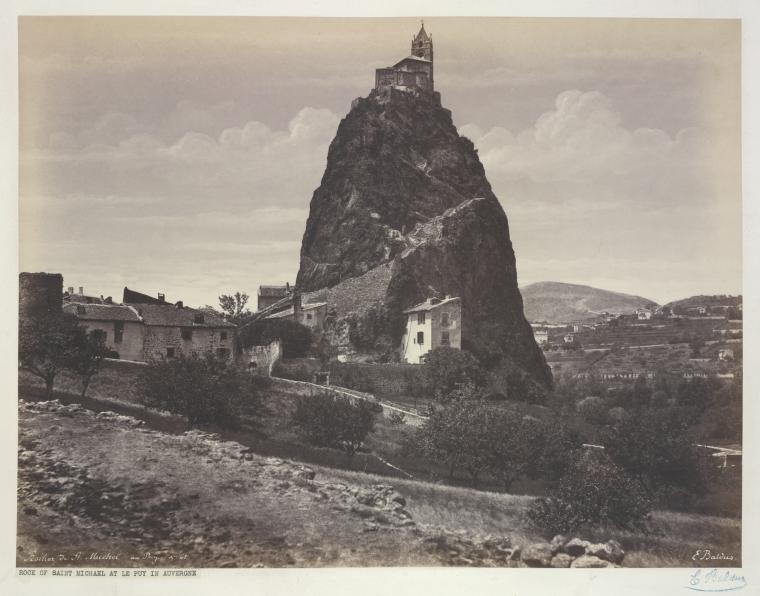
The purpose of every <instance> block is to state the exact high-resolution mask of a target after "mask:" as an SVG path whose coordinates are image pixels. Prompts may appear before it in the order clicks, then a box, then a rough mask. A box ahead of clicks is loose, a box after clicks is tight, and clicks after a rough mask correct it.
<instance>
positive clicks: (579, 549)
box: [563, 538, 589, 557]
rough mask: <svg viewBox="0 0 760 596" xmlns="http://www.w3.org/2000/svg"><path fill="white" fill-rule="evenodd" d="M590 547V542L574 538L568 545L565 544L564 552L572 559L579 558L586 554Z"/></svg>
mask: <svg viewBox="0 0 760 596" xmlns="http://www.w3.org/2000/svg"><path fill="white" fill-rule="evenodd" d="M588 546H589V542H588V540H581V539H580V538H573V539H572V540H570V541H569V542H568V543H567V544H565V546H564V548H563V550H564V551H565V552H566V553H567V554H568V555H570V556H572V557H579V556H581V555H585V554H586V549H587V548H588Z"/></svg>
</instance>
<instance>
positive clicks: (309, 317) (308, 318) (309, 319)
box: [306, 313, 311, 321]
mask: <svg viewBox="0 0 760 596" xmlns="http://www.w3.org/2000/svg"><path fill="white" fill-rule="evenodd" d="M306 320H307V321H311V313H308V314H307V315H306Z"/></svg>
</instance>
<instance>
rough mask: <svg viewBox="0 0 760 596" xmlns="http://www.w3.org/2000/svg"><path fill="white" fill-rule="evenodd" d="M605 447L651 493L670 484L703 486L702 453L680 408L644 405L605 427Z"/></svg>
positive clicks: (687, 487)
mask: <svg viewBox="0 0 760 596" xmlns="http://www.w3.org/2000/svg"><path fill="white" fill-rule="evenodd" d="M602 441H603V444H604V445H605V448H606V449H605V451H606V453H607V454H608V455H609V457H610V459H611V460H612V461H613V462H615V464H617V465H619V466H621V467H622V468H623V469H624V470H626V472H627V473H629V474H630V475H631V476H632V477H634V478H636V479H637V480H638V481H639V482H640V483H641V484H642V486H643V487H644V488H645V489H646V490H647V492H648V494H649V495H651V496H653V497H654V496H658V495H660V496H662V495H665V494H666V493H667V492H668V491H669V490H670V489H671V488H674V487H675V488H679V489H684V490H687V491H689V492H691V493H692V494H695V495H696V494H701V493H702V492H703V490H704V484H703V477H702V471H701V467H700V461H699V455H698V453H697V450H696V446H695V445H694V440H693V439H692V438H691V437H690V436H689V435H688V433H687V421H686V420H685V417H684V412H683V411H682V409H681V408H672V407H671V408H667V409H660V408H658V409H654V408H645V409H642V410H639V411H638V412H636V413H635V414H634V415H632V416H630V417H629V418H628V419H627V420H626V421H625V422H624V423H622V424H619V425H616V426H614V427H611V428H607V429H605V430H604V431H603V434H602Z"/></svg>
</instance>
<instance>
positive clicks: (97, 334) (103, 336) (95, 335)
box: [90, 329, 108, 343]
mask: <svg viewBox="0 0 760 596" xmlns="http://www.w3.org/2000/svg"><path fill="white" fill-rule="evenodd" d="M90 337H91V338H92V339H93V340H95V341H102V342H103V343H106V340H107V339H108V333H107V332H105V331H103V330H102V329H93V330H92V331H90Z"/></svg>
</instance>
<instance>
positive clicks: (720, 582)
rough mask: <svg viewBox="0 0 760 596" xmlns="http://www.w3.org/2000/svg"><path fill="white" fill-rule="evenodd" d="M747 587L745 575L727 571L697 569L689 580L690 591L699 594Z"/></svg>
mask: <svg viewBox="0 0 760 596" xmlns="http://www.w3.org/2000/svg"><path fill="white" fill-rule="evenodd" d="M746 585H747V580H746V579H744V576H743V575H737V574H736V573H734V572H733V571H728V570H725V569H709V570H704V569H697V570H696V571H695V572H694V574H693V575H692V576H691V578H690V579H689V585H688V586H686V587H687V588H689V590H695V591H697V592H730V591H731V590H741V589H742V588H743V587H744V586H746Z"/></svg>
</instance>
